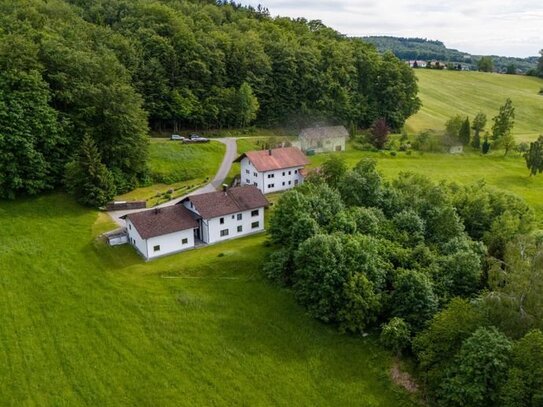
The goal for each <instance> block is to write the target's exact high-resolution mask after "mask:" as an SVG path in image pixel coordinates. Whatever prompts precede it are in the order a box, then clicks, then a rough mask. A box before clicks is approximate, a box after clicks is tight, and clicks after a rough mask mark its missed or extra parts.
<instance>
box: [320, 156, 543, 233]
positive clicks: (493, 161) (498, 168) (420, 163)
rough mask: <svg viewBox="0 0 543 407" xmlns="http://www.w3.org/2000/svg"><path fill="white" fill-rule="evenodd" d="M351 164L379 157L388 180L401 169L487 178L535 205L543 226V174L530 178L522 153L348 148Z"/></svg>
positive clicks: (466, 180) (451, 178)
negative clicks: (396, 151) (391, 152)
mask: <svg viewBox="0 0 543 407" xmlns="http://www.w3.org/2000/svg"><path fill="white" fill-rule="evenodd" d="M340 156H341V157H343V158H344V159H345V160H346V162H347V164H348V165H349V166H354V164H356V163H357V162H358V161H359V160H361V159H362V158H364V157H369V158H374V159H376V160H377V168H378V169H379V171H380V172H381V173H382V174H383V176H384V177H385V178H387V179H393V178H395V177H397V176H398V174H399V173H401V172H408V171H409V172H414V173H418V174H422V175H424V176H426V177H428V178H429V179H432V180H434V181H436V182H439V181H441V180H444V181H448V182H458V183H462V184H470V183H474V182H477V181H479V180H484V181H485V182H486V183H487V184H488V185H491V186H494V187H496V188H499V189H502V190H505V191H510V192H513V193H514V194H516V195H519V196H520V197H522V198H523V199H524V200H525V201H526V202H527V203H528V204H529V205H531V206H532V207H533V208H534V210H535V211H536V214H537V215H538V218H539V221H540V223H541V224H542V226H543V176H542V175H539V176H535V177H530V176H529V171H528V169H527V168H526V163H525V161H524V159H523V158H522V157H520V156H519V155H518V154H511V155H510V156H508V157H504V155H503V152H502V151H496V152H492V153H490V154H488V155H482V154H479V153H476V152H469V151H468V152H466V153H464V154H458V155H453V154H444V153H424V154H420V153H418V152H415V151H413V152H412V153H411V154H410V155H408V154H407V153H405V152H398V153H397V155H396V156H395V157H394V156H392V155H391V154H390V153H389V152H378V153H372V152H362V151H357V150H354V149H348V150H347V151H346V152H344V153H342V154H341V155H340ZM329 157H330V155H329V154H319V155H316V156H312V157H310V159H311V166H312V167H316V166H319V165H321V164H322V163H323V162H324V161H325V160H326V159H328V158H329Z"/></svg>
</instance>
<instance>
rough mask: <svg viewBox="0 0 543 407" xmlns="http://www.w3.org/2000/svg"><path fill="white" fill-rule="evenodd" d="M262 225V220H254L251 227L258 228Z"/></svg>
mask: <svg viewBox="0 0 543 407" xmlns="http://www.w3.org/2000/svg"><path fill="white" fill-rule="evenodd" d="M259 226H260V222H253V223H251V229H256V228H257V227H259Z"/></svg>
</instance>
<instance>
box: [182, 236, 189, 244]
mask: <svg viewBox="0 0 543 407" xmlns="http://www.w3.org/2000/svg"><path fill="white" fill-rule="evenodd" d="M188 242H189V239H187V238H186V237H185V238H184V239H181V244H187V243H188Z"/></svg>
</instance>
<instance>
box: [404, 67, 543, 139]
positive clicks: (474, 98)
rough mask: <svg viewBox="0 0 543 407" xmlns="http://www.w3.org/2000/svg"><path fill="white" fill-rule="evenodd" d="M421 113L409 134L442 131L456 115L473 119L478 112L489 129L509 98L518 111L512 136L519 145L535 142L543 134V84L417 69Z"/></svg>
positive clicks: (515, 77)
mask: <svg viewBox="0 0 543 407" xmlns="http://www.w3.org/2000/svg"><path fill="white" fill-rule="evenodd" d="M415 72H416V75H417V78H418V79H419V97H420V99H421V101H422V107H421V109H420V111H419V112H418V113H417V114H415V115H414V116H412V117H411V118H409V119H408V121H407V123H406V127H407V129H408V131H410V132H414V133H415V132H419V131H422V130H425V129H438V130H439V129H443V128H444V124H445V122H446V121H447V120H448V119H449V118H450V117H451V116H454V115H456V114H461V115H463V116H469V117H470V118H473V117H474V116H475V115H476V114H477V113H478V112H479V111H482V112H483V113H486V115H487V116H488V120H489V122H488V125H487V128H488V129H490V127H491V119H492V117H494V116H495V115H496V113H497V112H498V110H499V108H500V106H501V105H503V103H504V101H505V99H506V98H508V97H510V98H511V100H512V101H513V105H514V106H515V111H516V124H515V128H514V129H513V133H514V134H515V135H516V136H517V139H518V140H519V141H533V140H535V139H536V138H537V136H538V135H539V134H543V96H542V95H538V92H539V91H540V89H541V88H543V80H541V79H538V78H534V77H528V76H521V75H500V74H489V73H482V72H457V71H436V70H430V69H417V70H416V71H415Z"/></svg>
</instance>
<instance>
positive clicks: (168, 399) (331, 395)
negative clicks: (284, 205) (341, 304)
mask: <svg viewBox="0 0 543 407" xmlns="http://www.w3.org/2000/svg"><path fill="white" fill-rule="evenodd" d="M0 224H1V225H2V228H0V241H1V242H2V245H1V246H0V343H1V345H2V346H1V347H0V404H2V405H6V404H10V405H40V406H43V405H70V406H76V405H109V406H115V405H144V406H145V405H148V406H154V405H161V406H167V405H172V406H182V405H187V406H195V405H199V406H204V405H215V406H222V405H251V406H253V405H255V406H256V405H278V406H280V405H283V406H292V405H314V406H318V405H330V406H339V405H341V406H348V405H364V406H410V405H412V403H411V402H410V401H408V397H407V396H406V395H405V394H404V393H403V392H401V391H400V390H398V389H397V388H395V387H394V386H393V385H392V384H391V383H390V381H389V379H388V369H389V366H390V363H391V358H390V356H389V355H388V354H387V353H385V352H383V351H382V350H380V348H379V347H378V346H377V345H376V344H375V340H374V339H372V338H371V337H368V338H365V339H364V338H359V337H358V338H355V337H350V336H346V335H341V334H339V333H337V332H336V331H335V330H334V329H333V328H332V327H328V326H325V325H322V324H320V323H318V322H316V321H314V320H313V319H312V318H311V317H309V316H307V315H306V314H305V313H304V311H303V310H302V308H301V307H299V306H298V305H296V304H295V302H294V300H293V299H292V295H291V294H290V293H289V292H288V291H286V290H281V289H279V288H277V287H276V286H275V285H273V284H271V283H269V282H268V281H267V280H266V279H265V278H264V277H263V276H262V274H261V272H260V266H261V262H262V261H263V258H264V256H265V254H266V253H267V251H268V250H269V249H267V247H266V245H265V244H264V243H265V236H264V235H259V236H253V237H250V238H245V239H240V240H235V241H231V242H227V243H223V244H220V245H215V246H210V247H207V248H203V249H200V250H194V251H190V252H185V253H182V254H178V255H174V256H169V257H166V258H163V259H159V260H156V261H153V262H150V263H144V262H143V261H142V260H141V259H140V258H139V257H138V256H137V255H136V253H135V252H134V251H133V250H131V249H130V248H129V247H127V246H124V247H116V248H110V247H107V246H106V245H105V244H104V243H102V242H101V241H97V240H96V239H95V238H96V236H97V235H98V234H99V233H101V232H102V231H104V230H109V229H110V228H112V226H113V225H112V224H111V221H110V220H109V218H108V217H107V215H105V214H101V213H98V212H96V211H92V210H88V209H84V208H82V207H80V206H79V205H77V204H75V203H74V202H73V200H72V199H71V198H69V197H68V196H67V195H65V194H60V193H58V194H50V195H45V196H42V197H39V198H34V199H21V200H19V201H16V202H1V203H0ZM15 236H17V238H14V237H15Z"/></svg>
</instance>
